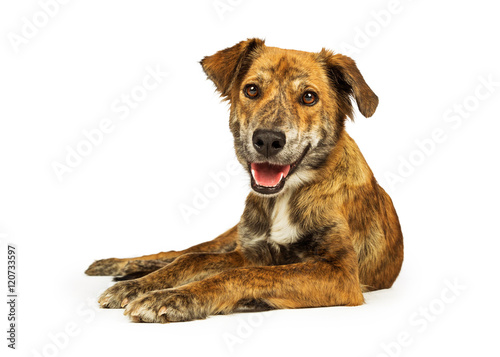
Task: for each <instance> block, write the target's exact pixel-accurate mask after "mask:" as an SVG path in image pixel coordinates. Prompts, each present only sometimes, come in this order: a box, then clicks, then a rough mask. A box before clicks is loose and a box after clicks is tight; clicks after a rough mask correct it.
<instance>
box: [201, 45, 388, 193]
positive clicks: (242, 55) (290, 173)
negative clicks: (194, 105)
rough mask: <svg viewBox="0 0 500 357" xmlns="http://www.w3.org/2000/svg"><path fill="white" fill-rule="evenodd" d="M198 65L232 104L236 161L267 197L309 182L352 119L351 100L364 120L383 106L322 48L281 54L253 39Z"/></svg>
mask: <svg viewBox="0 0 500 357" xmlns="http://www.w3.org/2000/svg"><path fill="white" fill-rule="evenodd" d="M201 65H202V67H203V70H204V71H205V73H206V74H207V76H208V78H209V79H211V80H212V81H213V82H214V83H215V86H216V87H217V90H218V91H219V92H220V94H221V96H222V97H223V98H224V99H226V100H229V102H230V104H231V114H230V124H229V126H230V128H231V131H232V133H233V135H234V146H235V149H236V155H237V157H238V160H239V161H240V162H241V164H242V165H243V166H244V167H245V168H246V169H247V170H248V171H249V174H250V176H251V186H252V188H253V190H254V191H256V192H258V193H260V194H264V195H272V194H277V193H279V192H281V191H282V190H283V188H284V187H285V186H286V187H292V186H296V185H299V184H301V183H304V182H307V181H309V180H310V179H312V177H313V173H314V171H315V170H317V169H319V168H320V167H322V165H324V163H325V161H326V159H327V157H328V154H329V153H330V152H331V151H332V148H333V147H334V146H335V144H336V142H337V139H338V137H339V135H340V133H341V132H342V130H344V121H345V119H346V117H350V118H352V115H353V114H352V110H353V108H352V103H351V97H354V98H355V99H356V102H357V104H358V108H359V111H360V112H361V113H362V114H363V115H364V116H365V117H369V116H371V115H372V114H373V113H374V112H375V109H376V107H377V104H378V98H377V96H376V95H375V93H373V92H372V90H371V89H370V87H368V85H367V84H366V82H365V81H364V79H363V76H362V75H361V73H360V72H359V70H358V68H357V67H356V64H355V63H354V61H353V60H352V59H351V58H349V57H346V56H343V55H340V54H334V53H333V52H331V51H327V50H325V49H323V50H321V52H319V53H311V52H302V51H294V50H284V49H280V48H276V47H267V46H266V45H265V44H264V41H262V40H259V39H249V40H247V41H243V42H240V43H238V44H236V45H235V46H233V47H230V48H227V49H225V50H222V51H219V52H217V53H215V54H214V55H212V56H208V57H205V58H204V59H203V60H202V61H201Z"/></svg>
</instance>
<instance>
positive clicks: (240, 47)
mask: <svg viewBox="0 0 500 357" xmlns="http://www.w3.org/2000/svg"><path fill="white" fill-rule="evenodd" d="M263 46H264V41H263V40H260V39H257V38H252V39H248V40H246V41H241V42H239V43H237V44H236V45H234V46H233V47H229V48H226V49H224V50H221V51H219V52H217V53H215V54H214V55H212V56H207V57H205V58H203V59H202V60H201V61H200V64H201V66H202V67H203V70H204V71H205V73H206V74H207V76H208V78H209V79H211V80H212V81H213V82H214V84H215V86H216V88H217V90H218V91H219V93H220V94H221V96H222V97H225V99H229V95H230V93H231V88H232V86H233V84H234V83H235V81H236V79H237V78H241V77H242V76H243V75H244V74H245V73H246V71H248V69H249V68H250V64H251V61H252V55H253V54H254V53H255V52H256V51H257V50H258V49H259V48H261V47H263Z"/></svg>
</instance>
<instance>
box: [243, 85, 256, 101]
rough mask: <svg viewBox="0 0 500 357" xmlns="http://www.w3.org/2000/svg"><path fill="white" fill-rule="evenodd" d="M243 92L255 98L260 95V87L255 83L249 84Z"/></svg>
mask: <svg viewBox="0 0 500 357" xmlns="http://www.w3.org/2000/svg"><path fill="white" fill-rule="evenodd" d="M243 92H244V93H245V95H246V96H247V97H248V98H250V99H255V98H257V97H258V96H259V87H257V86H256V85H255V84H247V85H246V86H245V89H244V90H243Z"/></svg>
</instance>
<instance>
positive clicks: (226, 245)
mask: <svg viewBox="0 0 500 357" xmlns="http://www.w3.org/2000/svg"><path fill="white" fill-rule="evenodd" d="M237 236H238V226H237V225H236V226H234V227H233V228H231V229H229V230H228V231H226V232H224V233H223V234H221V235H219V236H218V237H217V238H215V239H213V240H211V241H209V242H204V243H200V244H197V245H195V246H193V247H190V248H187V249H184V250H180V251H174V250H171V251H169V252H161V253H157V254H150V255H143V256H141V257H136V258H124V259H120V258H109V259H101V260H96V261H95V262H94V263H92V264H91V265H90V266H89V267H88V269H87V270H86V271H85V274H87V275H92V276H126V275H129V274H136V273H142V275H145V274H148V273H151V272H152V271H155V270H158V269H160V268H161V267H163V266H165V265H167V264H168V263H170V262H172V261H174V260H175V259H176V258H178V257H180V256H182V255H184V254H189V253H223V252H229V251H233V250H234V249H235V248H236V238H237Z"/></svg>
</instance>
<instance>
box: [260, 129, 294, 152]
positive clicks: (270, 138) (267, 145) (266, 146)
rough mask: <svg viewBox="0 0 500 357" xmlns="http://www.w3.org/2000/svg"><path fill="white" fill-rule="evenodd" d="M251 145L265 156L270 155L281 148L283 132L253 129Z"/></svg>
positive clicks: (284, 140) (283, 144) (283, 142)
mask: <svg viewBox="0 0 500 357" xmlns="http://www.w3.org/2000/svg"><path fill="white" fill-rule="evenodd" d="M252 142H253V147H254V148H255V150H257V152H258V153H260V154H262V155H264V156H265V157H271V156H274V155H276V154H277V153H279V152H280V151H281V150H283V147H284V146H285V143H286V137H285V134H283V133H282V132H280V131H273V130H262V129H259V130H255V132H254V133H253V137H252Z"/></svg>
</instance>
